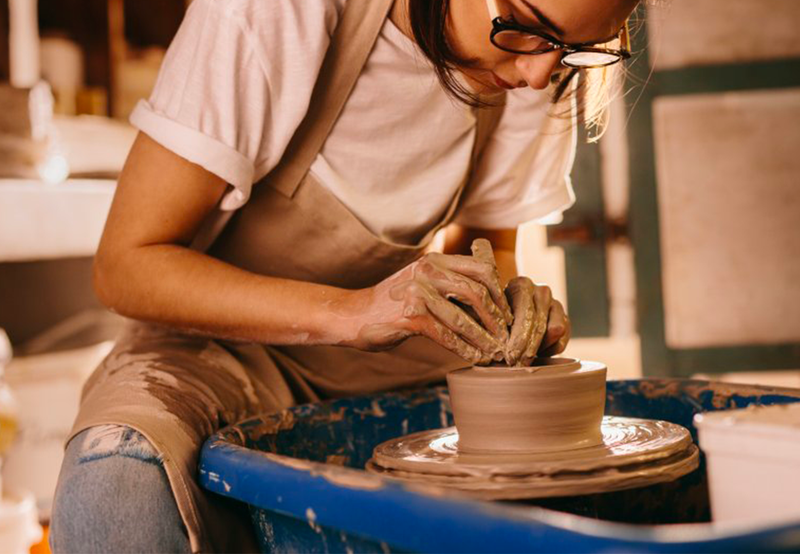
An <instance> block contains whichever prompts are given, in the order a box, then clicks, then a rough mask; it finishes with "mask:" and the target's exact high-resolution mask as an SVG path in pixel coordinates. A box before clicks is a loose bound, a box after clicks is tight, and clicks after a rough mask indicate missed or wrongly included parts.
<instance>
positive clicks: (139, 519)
mask: <svg viewBox="0 0 800 554" xmlns="http://www.w3.org/2000/svg"><path fill="white" fill-rule="evenodd" d="M50 546H51V548H52V550H53V552H54V553H56V554H58V553H61V552H87V553H90V552H190V551H191V549H190V547H189V539H188V537H187V534H186V529H185V527H184V525H183V521H182V520H181V517H180V513H179V512H178V507H177V505H176V503H175V498H174V497H173V495H172V489H171V488H170V485H169V482H168V480H167V475H166V472H165V471H164V468H163V466H162V464H161V460H160V459H159V457H158V454H157V453H156V451H155V449H154V448H153V446H152V445H151V444H150V443H149V442H148V441H147V439H145V438H144V437H143V436H142V435H141V434H140V433H138V432H137V431H134V430H133V429H131V428H129V427H121V426H102V427H93V428H91V429H88V430H86V431H84V432H82V433H80V434H79V435H77V436H76V437H75V438H73V439H72V440H71V441H70V443H69V445H68V446H67V450H66V453H65V456H64V462H63V464H62V466H61V474H60V475H59V478H58V486H57V487H56V494H55V499H54V502H53V513H52V518H51V522H50Z"/></svg>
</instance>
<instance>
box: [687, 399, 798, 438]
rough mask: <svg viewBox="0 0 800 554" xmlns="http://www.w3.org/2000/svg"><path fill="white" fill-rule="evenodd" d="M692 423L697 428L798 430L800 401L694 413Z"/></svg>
mask: <svg viewBox="0 0 800 554" xmlns="http://www.w3.org/2000/svg"><path fill="white" fill-rule="evenodd" d="M694 423H695V425H696V426H697V427H698V428H708V427H714V428H726V427H727V428H733V427H736V428H742V427H753V428H759V429H762V430H767V429H770V430H775V431H779V430H780V431H790V432H795V431H800V402H796V403H793V404H777V405H776V404H773V405H771V406H749V407H747V408H744V409H740V410H723V411H719V412H707V413H704V414H698V415H696V416H695V418H694Z"/></svg>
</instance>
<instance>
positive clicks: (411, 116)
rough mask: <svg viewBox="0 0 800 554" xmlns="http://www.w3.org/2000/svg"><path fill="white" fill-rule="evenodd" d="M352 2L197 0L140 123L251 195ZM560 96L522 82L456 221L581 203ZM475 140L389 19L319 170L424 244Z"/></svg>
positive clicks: (239, 198)
mask: <svg viewBox="0 0 800 554" xmlns="http://www.w3.org/2000/svg"><path fill="white" fill-rule="evenodd" d="M345 1H346V0H194V2H193V3H192V5H191V7H190V8H189V10H188V13H187V15H186V18H185V20H184V22H183V24H182V25H181V28H180V30H179V31H178V34H177V36H176V37H175V39H174V41H173V43H172V45H171V46H170V48H169V51H168V53H167V56H166V58H165V60H164V64H163V66H162V68H161V72H160V73H159V77H158V81H157V82H156V85H155V88H154V90H153V93H152V95H151V97H150V99H149V101H142V102H140V103H139V105H138V106H137V107H136V109H135V110H134V112H133V114H132V115H131V122H132V123H133V124H134V125H135V126H136V127H138V128H139V129H140V130H141V131H143V132H145V133H146V134H148V135H149V136H150V137H151V138H153V139H154V140H156V141H157V142H159V143H160V144H162V145H163V146H165V147H166V148H168V149H170V150H172V151H173V152H175V153H176V154H178V155H180V156H181V157H183V158H185V159H187V160H189V161H191V162H193V163H196V164H198V165H200V166H201V167H203V168H205V169H207V170H208V171H210V172H211V173H214V174H216V175H217V176H219V177H221V178H222V179H224V180H225V181H227V182H228V183H230V184H231V185H232V186H233V189H232V190H231V191H230V192H229V193H228V194H227V195H226V197H225V198H224V199H223V204H222V207H223V209H228V210H233V209H237V208H239V207H241V206H242V205H244V204H245V203H246V202H247V200H248V198H249V196H250V191H251V188H252V185H253V184H254V183H256V182H258V181H259V180H260V179H261V178H262V177H264V176H265V175H266V174H267V173H269V172H270V171H271V170H272V169H273V168H274V167H275V166H276V165H277V164H278V162H279V161H280V159H281V156H282V155H283V153H284V151H285V149H286V147H287V145H288V143H289V141H290V139H291V137H292V135H293V134H294V132H295V130H296V129H297V127H298V125H299V124H300V122H301V121H302V119H303V117H304V116H305V114H306V112H307V109H308V106H309V102H310V100H311V92H312V90H313V88H314V83H315V81H316V79H317V75H318V74H319V70H320V66H321V64H322V60H323V58H324V56H325V54H326V50H327V48H328V45H329V43H330V39H331V35H332V33H333V32H334V30H335V27H336V24H337V22H338V19H339V16H340V14H341V11H342V9H343V6H344V3H345ZM550 107H551V106H550V104H549V100H548V95H547V94H546V93H545V92H539V91H533V90H531V89H518V90H515V91H511V92H510V93H509V95H508V101H507V107H506V109H505V112H504V115H503V118H502V119H501V121H500V124H499V126H498V128H497V130H496V131H495V133H494V135H493V137H492V139H491V140H490V142H489V144H488V145H487V149H486V150H485V153H484V155H483V157H482V161H481V164H480V167H479V168H478V169H477V180H476V181H474V182H473V183H474V184H473V186H472V187H471V188H470V190H469V193H468V195H467V197H466V198H465V199H464V200H463V204H462V209H461V211H460V213H459V216H458V218H457V221H458V222H459V223H461V224H462V225H465V226H471V227H478V228H489V229H491V228H494V229H501V228H513V227H516V226H518V225H520V224H522V223H525V222H527V221H531V220H534V219H537V218H541V217H544V216H547V215H549V214H552V213H553V212H556V211H560V210H564V209H566V208H567V207H569V205H571V203H572V202H573V199H574V197H573V193H572V188H571V184H570V181H569V171H570V169H571V166H572V161H573V158H574V152H575V133H574V130H573V125H572V122H571V121H570V120H564V119H557V118H553V117H550V116H548V115H547V114H548V110H549V109H550ZM474 140H475V117H474V115H473V114H472V112H471V110H470V109H469V108H468V107H466V106H463V105H461V104H459V103H457V102H455V101H453V100H452V99H451V98H450V97H448V96H447V95H446V94H445V92H444V90H443V89H442V87H441V85H440V84H439V83H438V81H437V79H436V76H435V73H434V70H433V67H432V66H431V64H430V63H429V62H428V61H427V60H426V59H425V57H424V55H423V54H422V53H421V52H420V51H419V49H418V48H417V46H416V44H415V43H414V42H413V41H411V40H410V39H409V38H408V37H406V36H405V35H404V34H403V33H402V32H400V30H399V29H398V28H397V27H396V26H395V25H394V24H393V23H392V22H391V21H389V20H387V21H386V23H385V25H384V26H383V29H382V31H381V34H380V37H379V38H378V41H377V43H376V45H375V48H374V49H373V51H372V54H371V55H370V58H369V60H368V61H367V64H366V66H365V68H364V70H363V72H362V73H361V75H360V77H359V80H358V82H357V84H356V86H355V89H354V90H353V93H352V95H351V96H350V98H349V100H348V102H347V104H346V105H345V108H344V110H343V112H342V115H341V117H340V119H339V120H338V121H337V123H336V125H335V127H334V128H333V130H332V132H331V134H330V136H329V138H328V140H327V141H326V143H325V146H324V147H323V149H322V152H321V153H320V155H319V156H318V158H317V159H316V161H315V162H314V164H313V165H312V168H311V170H312V171H313V172H314V174H315V175H316V177H318V179H319V181H320V182H321V184H322V185H323V186H325V187H326V188H327V189H328V190H330V191H331V192H332V193H333V194H334V195H335V196H336V197H337V198H338V199H339V200H340V201H341V202H342V203H343V204H344V205H345V206H347V208H348V209H349V210H350V211H351V212H352V213H353V214H354V215H355V216H356V217H358V218H359V219H360V220H361V221H362V222H363V223H364V225H365V226H366V227H367V228H369V229H370V230H371V231H372V232H373V233H375V234H377V235H379V236H382V237H384V238H386V239H389V240H393V241H396V242H401V243H412V242H414V241H415V240H417V239H419V238H420V237H421V236H422V235H424V234H425V232H426V231H427V230H428V228H430V227H432V226H434V225H435V224H436V223H437V222H438V221H439V219H440V218H441V217H442V216H443V213H444V211H445V210H446V209H447V207H448V206H449V204H450V202H451V200H452V198H453V195H454V194H455V191H456V189H457V188H458V186H459V184H460V183H461V181H462V180H463V178H464V176H465V174H466V171H467V169H468V166H469V159H470V153H471V150H472V146H473V143H474Z"/></svg>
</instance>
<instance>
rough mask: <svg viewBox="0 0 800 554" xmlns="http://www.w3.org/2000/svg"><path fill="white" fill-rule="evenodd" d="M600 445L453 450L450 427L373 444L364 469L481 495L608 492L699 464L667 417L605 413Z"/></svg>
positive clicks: (649, 482) (686, 437)
mask: <svg viewBox="0 0 800 554" xmlns="http://www.w3.org/2000/svg"><path fill="white" fill-rule="evenodd" d="M602 435H603V442H602V444H599V445H596V446H590V447H586V448H580V449H576V450H569V451H561V452H538V453H530V454H526V453H516V452H515V453H503V452H487V453H481V452H468V453H466V452H459V451H458V431H457V430H456V428H455V427H450V428H447V429H435V430H432V431H423V432H421V433H414V434H411V435H408V436H405V437H399V438H396V439H392V440H389V441H387V442H384V443H383V444H380V445H378V446H377V447H376V448H375V450H374V452H373V457H372V459H370V460H369V462H367V470H368V471H370V472H373V473H378V474H382V475H386V476H389V477H394V478H397V479H402V480H406V481H413V482H416V483H427V484H431V485H438V486H443V487H449V488H454V489H458V490H460V491H464V492H467V493H470V494H472V495H474V496H477V497H480V498H485V499H521V498H545V497H553V496H574V495H585V494H593V493H599V492H609V491H614V490H621V489H627V488H634V487H643V486H647V485H652V484H655V483H662V482H667V481H672V480H674V479H677V478H678V477H681V476H683V475H686V474H687V473H689V472H691V471H693V470H694V469H696V468H697V466H698V459H699V458H698V449H697V447H696V446H695V445H694V443H693V442H692V438H691V435H690V434H689V431H688V430H687V429H685V428H684V427H681V426H680V425H675V424H673V423H668V422H666V421H655V420H648V419H635V418H624V417H614V416H606V417H604V418H603V424H602Z"/></svg>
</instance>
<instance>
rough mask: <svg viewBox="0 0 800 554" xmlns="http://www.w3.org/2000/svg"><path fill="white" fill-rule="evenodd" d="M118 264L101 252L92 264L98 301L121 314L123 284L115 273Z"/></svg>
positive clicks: (116, 272)
mask: <svg viewBox="0 0 800 554" xmlns="http://www.w3.org/2000/svg"><path fill="white" fill-rule="evenodd" d="M117 266H118V263H117V262H115V261H114V260H113V259H110V256H108V255H107V254H104V253H103V252H102V251H99V252H98V253H97V255H96V256H95V258H94V262H93V263H92V288H93V290H94V294H95V296H96V297H97V299H98V300H99V301H100V303H101V304H103V306H105V307H106V308H108V309H109V310H111V311H112V312H116V313H121V310H120V308H121V306H120V299H121V297H122V294H121V290H120V287H121V283H120V282H119V278H118V276H117V274H118V273H119V272H118V271H115V268H116V267H117Z"/></svg>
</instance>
